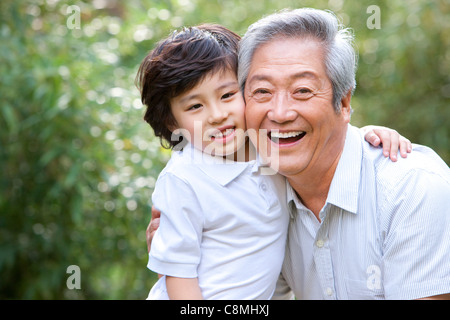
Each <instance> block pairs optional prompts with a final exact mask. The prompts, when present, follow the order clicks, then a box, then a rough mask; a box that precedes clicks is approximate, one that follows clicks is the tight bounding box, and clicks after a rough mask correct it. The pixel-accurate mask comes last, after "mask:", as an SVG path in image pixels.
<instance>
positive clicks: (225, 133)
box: [213, 128, 234, 139]
mask: <svg viewBox="0 0 450 320" xmlns="http://www.w3.org/2000/svg"><path fill="white" fill-rule="evenodd" d="M233 131H234V128H229V129H226V130H225V131H219V132H217V133H216V134H214V135H213V137H214V138H216V139H220V138H223V137H227V136H229V135H230V134H232V133H233Z"/></svg>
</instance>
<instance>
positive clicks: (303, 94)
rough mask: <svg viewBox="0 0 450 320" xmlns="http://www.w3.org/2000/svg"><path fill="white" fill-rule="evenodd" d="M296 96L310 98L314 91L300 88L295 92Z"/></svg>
mask: <svg viewBox="0 0 450 320" xmlns="http://www.w3.org/2000/svg"><path fill="white" fill-rule="evenodd" d="M294 94H295V95H296V96H298V97H300V98H303V99H305V98H310V97H312V96H313V92H312V90H311V89H308V88H299V89H297V90H296V91H295V92H294Z"/></svg>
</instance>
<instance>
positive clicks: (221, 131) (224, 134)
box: [210, 126, 236, 142]
mask: <svg viewBox="0 0 450 320" xmlns="http://www.w3.org/2000/svg"><path fill="white" fill-rule="evenodd" d="M235 131H236V127H233V126H226V127H221V128H217V129H216V130H214V133H213V134H211V135H210V138H211V140H212V141H223V142H225V141H227V140H228V138H229V137H231V136H232V135H234V133H235Z"/></svg>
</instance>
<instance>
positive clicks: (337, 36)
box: [238, 8, 358, 113]
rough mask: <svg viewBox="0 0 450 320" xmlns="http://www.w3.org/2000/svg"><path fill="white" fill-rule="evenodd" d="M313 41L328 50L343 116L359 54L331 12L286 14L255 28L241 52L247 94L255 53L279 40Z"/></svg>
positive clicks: (335, 96) (335, 98) (328, 67)
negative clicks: (344, 100) (303, 39)
mask: <svg viewBox="0 0 450 320" xmlns="http://www.w3.org/2000/svg"><path fill="white" fill-rule="evenodd" d="M280 37H281V38H283V37H288V38H293V37H295V38H311V39H315V40H317V41H319V42H320V43H321V44H322V45H323V47H324V50H325V67H326V72H327V75H328V78H329V79H330V81H331V84H332V87H333V105H334V108H335V110H336V112H337V113H339V112H340V107H341V99H342V98H343V97H344V96H345V95H346V94H347V93H348V92H349V91H350V90H351V91H352V94H353V91H354V90H355V87H356V80H355V72H356V66H357V59H358V57H357V54H356V51H355V49H354V48H353V34H352V32H351V31H350V30H349V29H348V28H344V27H343V26H342V25H341V24H340V23H339V21H338V19H337V17H336V16H335V15H334V14H333V13H332V12H329V11H323V10H318V9H310V8H302V9H295V10H283V11H280V12H277V13H274V14H271V15H269V16H266V17H264V18H262V19H261V20H259V21H257V22H255V23H254V24H252V25H251V26H250V27H249V28H248V30H247V32H246V34H245V35H244V36H243V37H242V40H241V42H240V49H239V68H238V79H239V85H240V87H241V89H242V92H244V88H245V82H246V81H247V77H248V73H249V70H250V65H251V63H252V59H253V55H254V53H255V50H256V49H258V48H259V47H260V46H261V45H263V44H265V43H267V42H269V41H271V40H273V39H275V38H280Z"/></svg>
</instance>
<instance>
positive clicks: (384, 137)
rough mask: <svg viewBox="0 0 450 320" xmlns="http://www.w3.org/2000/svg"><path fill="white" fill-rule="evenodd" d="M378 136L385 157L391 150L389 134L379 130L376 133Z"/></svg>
mask: <svg viewBox="0 0 450 320" xmlns="http://www.w3.org/2000/svg"><path fill="white" fill-rule="evenodd" d="M378 135H379V136H380V139H381V141H382V146H383V155H384V156H385V157H389V153H390V151H391V139H390V134H389V133H386V132H380V133H379V134H378Z"/></svg>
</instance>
